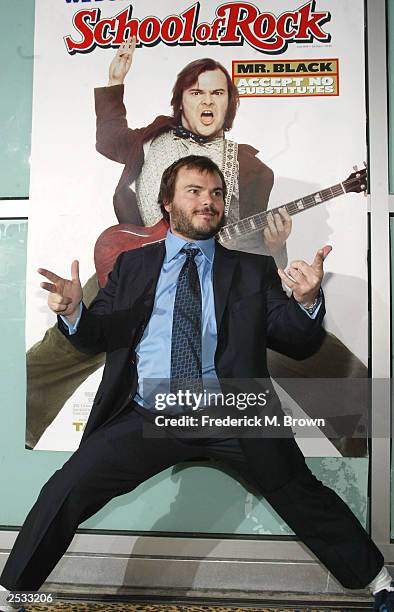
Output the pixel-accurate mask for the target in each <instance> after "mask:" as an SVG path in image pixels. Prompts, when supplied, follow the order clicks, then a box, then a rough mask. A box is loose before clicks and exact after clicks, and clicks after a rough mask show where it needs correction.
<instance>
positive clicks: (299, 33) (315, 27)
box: [64, 0, 331, 54]
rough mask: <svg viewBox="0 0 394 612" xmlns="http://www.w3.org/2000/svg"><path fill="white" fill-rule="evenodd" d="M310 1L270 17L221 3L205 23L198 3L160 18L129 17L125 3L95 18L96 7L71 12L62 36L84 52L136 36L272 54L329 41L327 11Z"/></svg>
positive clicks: (142, 40) (144, 42)
mask: <svg viewBox="0 0 394 612" xmlns="http://www.w3.org/2000/svg"><path fill="white" fill-rule="evenodd" d="M66 1H67V2H68V3H70V2H71V0H66ZM74 2H75V0H74ZM315 4H316V2H315V0H309V2H306V3H305V4H304V5H302V6H301V7H299V8H298V9H296V10H293V11H285V12H283V13H282V14H281V15H279V16H276V15H274V14H273V13H270V12H264V11H259V9H258V8H257V7H256V6H255V5H254V4H252V3H250V2H226V3H225V4H221V5H220V6H218V7H217V9H216V15H215V18H214V19H213V20H212V21H211V22H210V23H208V22H199V12H200V3H199V2H196V3H195V4H193V5H192V6H191V7H189V8H188V9H186V10H185V11H183V12H182V13H180V14H179V15H174V14H172V15H168V16H167V17H165V18H164V19H159V18H158V17H154V16H151V15H150V16H147V17H143V18H141V19H139V18H137V17H133V16H132V15H133V6H132V5H131V4H130V5H129V6H128V7H126V8H125V9H123V10H122V11H120V12H119V13H118V14H117V15H115V16H113V17H111V18H105V19H101V10H100V9H99V8H88V9H82V10H80V11H78V12H77V13H75V15H74V17H73V24H74V28H75V30H76V32H77V36H76V37H75V38H74V36H75V34H73V35H71V34H69V35H67V36H65V37H64V41H65V44H66V48H67V51H68V53H70V54H75V53H90V52H91V51H93V49H95V48H96V47H104V48H108V47H113V48H117V47H119V45H120V44H121V43H122V42H123V41H124V40H125V39H126V38H127V37H128V36H136V38H137V44H138V46H154V45H157V44H158V43H160V42H161V43H164V44H165V45H171V46H173V45H196V44H202V45H223V46H224V45H243V44H244V43H247V44H248V45H250V46H251V47H253V48H254V49H257V51H260V52H261V53H275V54H278V53H283V52H284V51H286V49H287V47H288V45H289V43H305V42H313V41H319V42H326V43H327V42H329V41H330V40H331V35H330V34H329V33H327V32H325V31H324V30H323V26H324V24H326V23H327V22H328V21H330V19H331V13H330V12H328V11H316V10H315Z"/></svg>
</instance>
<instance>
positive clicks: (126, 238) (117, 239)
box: [94, 219, 169, 287]
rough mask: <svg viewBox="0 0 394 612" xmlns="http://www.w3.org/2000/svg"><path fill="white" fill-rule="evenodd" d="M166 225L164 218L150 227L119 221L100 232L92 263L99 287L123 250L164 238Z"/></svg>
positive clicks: (104, 281)
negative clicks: (117, 223)
mask: <svg viewBox="0 0 394 612" xmlns="http://www.w3.org/2000/svg"><path fill="white" fill-rule="evenodd" d="M168 227H169V225H168V223H167V221H165V220H164V219H161V221H159V222H158V223H156V225H152V227H143V226H140V225H132V224H131V223H121V224H119V225H113V226H112V227H109V228H108V229H106V230H105V231H104V232H103V233H102V234H100V236H99V237H98V239H97V242H96V245H95V247H94V264H95V266H96V270H97V278H98V282H99V285H100V287H104V285H105V284H106V282H107V278H108V274H109V273H110V272H111V270H112V268H113V267H114V263H115V261H116V259H117V257H118V255H120V254H121V253H123V252H124V251H130V250H132V249H138V248H139V247H143V246H145V245H146V244H151V243H152V242H160V241H161V240H164V238H165V237H166V234H167V230H168Z"/></svg>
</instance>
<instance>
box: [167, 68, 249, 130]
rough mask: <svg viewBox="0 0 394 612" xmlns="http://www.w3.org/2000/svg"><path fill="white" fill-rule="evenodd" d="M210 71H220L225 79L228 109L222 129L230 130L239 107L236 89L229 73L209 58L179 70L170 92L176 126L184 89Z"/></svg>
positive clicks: (178, 122) (179, 120) (178, 121)
mask: <svg viewBox="0 0 394 612" xmlns="http://www.w3.org/2000/svg"><path fill="white" fill-rule="evenodd" d="M210 70H221V71H222V72H223V74H224V76H225V77H226V81H227V89H228V107H227V112H226V116H225V118H224V124H223V129H224V131H226V132H227V131H228V130H231V128H232V126H233V122H234V118H235V115H236V112H237V109H238V106H239V95H238V89H237V88H236V86H235V85H234V83H233V82H232V80H231V78H230V75H229V73H228V72H227V70H226V69H225V67H224V66H222V64H219V62H217V61H216V60H213V59H211V58H210V57H205V58H203V59H199V60H194V62H190V64H187V66H185V67H184V68H183V70H181V72H180V73H179V74H178V76H177V80H176V82H175V85H174V88H173V90H172V98H171V106H172V110H173V113H174V119H175V121H176V123H177V124H180V123H181V116H182V111H181V106H182V95H183V92H184V91H185V89H188V88H189V87H191V86H192V85H194V83H196V82H197V80H198V77H199V76H200V74H202V73H203V72H209V71H210Z"/></svg>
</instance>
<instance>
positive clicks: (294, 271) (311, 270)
mask: <svg viewBox="0 0 394 612" xmlns="http://www.w3.org/2000/svg"><path fill="white" fill-rule="evenodd" d="M331 250H332V247H331V246H329V245H327V246H324V247H323V248H322V249H319V250H318V251H317V253H316V255H315V259H314V260H313V262H312V263H311V264H310V265H309V264H307V263H306V262H305V261H302V260H297V261H292V262H291V264H290V266H289V267H288V268H287V270H286V272H285V271H284V270H282V268H278V274H279V276H280V277H281V279H282V281H283V282H284V283H285V285H287V287H289V289H291V290H292V292H293V297H294V299H295V300H297V302H298V303H299V304H301V306H304V307H305V308H310V307H311V306H312V305H313V303H314V301H315V300H316V298H317V296H318V295H319V291H320V285H321V282H322V280H323V276H324V271H323V262H324V260H325V258H326V257H327V255H328V254H329V253H330V251H331Z"/></svg>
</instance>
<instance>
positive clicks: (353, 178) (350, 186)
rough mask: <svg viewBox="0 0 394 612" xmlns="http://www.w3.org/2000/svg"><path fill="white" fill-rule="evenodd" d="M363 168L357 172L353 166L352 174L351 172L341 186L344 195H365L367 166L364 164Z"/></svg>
mask: <svg viewBox="0 0 394 612" xmlns="http://www.w3.org/2000/svg"><path fill="white" fill-rule="evenodd" d="M364 166H365V168H362V169H361V170H359V169H358V168H357V166H353V169H354V172H352V173H351V174H350V175H349V176H348V178H347V179H346V181H343V183H342V185H343V187H344V189H345V191H346V193H350V192H352V191H353V192H354V193H362V192H364V193H366V192H367V189H368V172H367V164H366V163H365V162H364Z"/></svg>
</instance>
